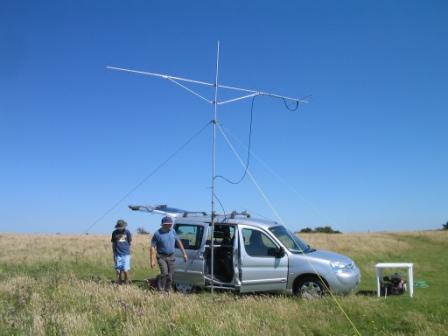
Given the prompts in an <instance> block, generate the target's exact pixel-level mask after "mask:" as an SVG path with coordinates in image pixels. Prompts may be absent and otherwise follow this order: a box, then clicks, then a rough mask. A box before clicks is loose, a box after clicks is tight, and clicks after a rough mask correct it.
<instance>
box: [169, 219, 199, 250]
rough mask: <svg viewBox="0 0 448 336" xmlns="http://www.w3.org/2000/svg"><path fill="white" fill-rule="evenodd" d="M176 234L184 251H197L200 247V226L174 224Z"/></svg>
mask: <svg viewBox="0 0 448 336" xmlns="http://www.w3.org/2000/svg"><path fill="white" fill-rule="evenodd" d="M174 229H175V230H176V234H177V236H178V237H179V239H180V241H181V242H182V244H183V245H184V248H185V249H189V250H198V249H199V247H200V246H201V241H202V233H203V231H204V227H203V226H200V225H190V224H176V226H175V228H174Z"/></svg>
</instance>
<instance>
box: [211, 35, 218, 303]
mask: <svg viewBox="0 0 448 336" xmlns="http://www.w3.org/2000/svg"><path fill="white" fill-rule="evenodd" d="M218 77H219V40H218V47H217V50H216V75H215V99H214V100H213V120H212V124H213V140H212V185H211V188H212V194H211V205H212V209H211V222H212V234H211V239H210V240H211V246H210V250H211V251H210V252H211V263H210V264H211V265H210V271H211V277H212V283H211V288H210V290H211V293H212V294H213V289H214V288H213V281H214V274H215V265H214V261H215V240H214V239H213V238H214V236H215V176H216V172H215V170H216V123H217V122H218V119H217V117H218Z"/></svg>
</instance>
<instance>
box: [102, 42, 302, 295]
mask: <svg viewBox="0 0 448 336" xmlns="http://www.w3.org/2000/svg"><path fill="white" fill-rule="evenodd" d="M106 68H107V69H110V70H117V71H124V72H129V73H134V74H139V75H145V76H151V77H158V78H162V79H166V80H168V81H170V82H172V83H173V84H176V85H177V86H179V87H181V88H182V89H184V90H186V91H188V92H190V93H191V94H193V95H195V96H196V97H198V98H200V99H202V100H204V101H206V102H207V103H209V104H212V105H213V119H212V124H213V131H212V157H211V160H212V174H211V228H212V232H211V245H210V249H211V251H210V252H211V254H210V257H211V260H210V261H211V265H210V266H211V267H210V271H211V286H210V288H211V292H212V294H213V291H214V288H213V287H214V285H213V282H214V258H215V253H214V239H213V238H214V235H215V217H216V213H215V179H216V126H217V125H218V105H222V104H228V103H234V102H236V101H240V100H243V99H248V98H251V97H255V96H268V97H275V98H280V99H283V100H285V101H292V102H295V103H297V104H305V103H308V101H307V100H306V99H302V98H292V97H287V96H283V95H279V94H276V93H271V92H264V91H259V90H252V89H244V88H239V87H236V86H229V85H220V84H219V83H218V79H219V40H218V45H217V52H216V73H215V82H214V83H209V82H204V81H199V80H195V79H190V78H183V77H176V76H171V75H166V74H161V73H155V72H147V71H140V70H134V69H126V68H119V67H115V66H106ZM181 82H184V83H189V84H197V85H204V86H208V87H213V88H214V89H215V90H214V99H213V100H210V99H208V98H206V97H204V96H203V95H201V94H199V93H198V92H196V91H195V90H193V89H191V88H190V87H188V86H186V85H184V84H182V83H181ZM219 89H226V90H232V91H238V92H243V94H244V95H242V96H240V97H237V98H232V99H228V100H223V101H218V90H219Z"/></svg>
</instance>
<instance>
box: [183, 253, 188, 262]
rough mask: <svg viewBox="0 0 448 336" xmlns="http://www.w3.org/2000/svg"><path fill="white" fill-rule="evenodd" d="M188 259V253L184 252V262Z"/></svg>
mask: <svg viewBox="0 0 448 336" xmlns="http://www.w3.org/2000/svg"><path fill="white" fill-rule="evenodd" d="M187 260H188V256H187V254H186V253H184V262H187Z"/></svg>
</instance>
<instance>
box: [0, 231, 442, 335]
mask: <svg viewBox="0 0 448 336" xmlns="http://www.w3.org/2000/svg"><path fill="white" fill-rule="evenodd" d="M301 236H302V237H303V238H304V239H305V240H306V241H307V242H308V243H310V244H311V245H312V246H314V247H316V248H319V249H328V250H332V251H337V252H340V253H343V254H347V255H349V256H351V257H354V258H355V259H357V262H358V263H360V266H361V268H362V269H363V281H366V280H365V279H366V276H365V275H366V274H367V275H368V276H371V274H370V275H369V273H368V272H370V271H372V272H373V263H374V262H375V261H376V260H377V259H378V258H383V257H385V256H386V257H389V256H400V255H402V254H405V255H406V256H409V257H410V258H413V259H412V261H414V262H415V265H417V266H418V267H417V268H416V272H419V273H418V275H419V276H422V278H423V279H425V280H428V283H429V284H430V287H429V288H428V289H422V290H420V292H419V291H417V292H416V298H415V299H413V300H412V301H411V300H410V299H409V298H407V297H405V296H404V297H396V298H388V299H387V300H384V299H377V298H376V297H365V296H356V295H351V296H348V297H340V298H338V300H339V302H340V304H341V306H342V307H343V309H344V310H345V311H346V313H347V314H348V316H349V317H350V318H351V319H352V320H353V322H354V323H355V325H356V326H357V327H358V328H359V330H360V332H361V333H362V334H363V335H407V334H414V335H446V334H448V332H447V330H446V325H448V318H447V316H448V301H447V297H446V296H440V295H439V291H438V290H437V288H440V289H445V288H446V286H448V281H447V280H445V279H446V278H448V277H447V276H446V275H447V273H446V268H447V266H448V265H446V263H444V262H445V261H444V260H439V259H440V258H438V255H439V254H440V251H445V250H446V244H447V242H448V239H447V238H448V232H441V231H438V232H419V233H405V234H398V233H397V234H389V233H374V234H337V235H336V234H335V235H325V234H304V235H301ZM133 245H134V246H133V268H134V269H135V270H136V271H140V272H141V273H142V274H149V268H148V259H149V258H148V245H149V236H142V235H135V237H134V244H133ZM0 246H1V250H0V302H1V304H0V316H1V317H0V334H2V335H3V334H25V335H99V334H101V335H173V334H174V335H214V334H220V335H221V334H222V335H354V334H355V332H354V330H353V329H352V328H351V326H350V323H349V322H348V321H347V319H346V318H345V316H344V315H343V314H342V312H341V311H340V310H339V309H338V307H337V306H336V305H335V303H334V301H333V300H332V299H331V298H330V297H327V298H325V299H323V300H317V301H304V300H297V299H296V298H294V297H285V296H279V295H277V296H270V295H233V294H225V293H221V294H218V295H215V296H213V297H212V296H211V295H209V294H208V293H203V294H197V295H180V294H171V295H169V296H166V295H160V294H159V293H156V292H152V291H149V290H145V289H142V288H139V287H137V286H119V287H115V286H114V285H112V284H111V282H110V281H109V280H107V279H112V278H113V269H112V255H111V254H112V253H111V244H110V238H109V236H64V235H18V234H2V235H0ZM435 261H436V262H435ZM48 265H60V266H61V267H62V266H63V267H62V268H51V269H50V270H51V271H44V272H40V273H39V272H37V271H38V270H42V269H43V270H45V269H46V267H48ZM64 265H65V266H64ZM17 268H20V270H18V271H17V270H16V269H17ZM36 268H37V271H36ZM36 272H37V273H36ZM440 272H445V273H443V274H441V273H440ZM84 274H92V275H95V274H100V275H102V277H101V278H100V279H103V280H98V279H96V280H95V281H91V280H87V279H88V277H85V276H80V275H84ZM370 280H371V279H369V280H367V283H364V286H366V287H365V288H372V286H370V284H369V282H370ZM372 285H373V282H372Z"/></svg>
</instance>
